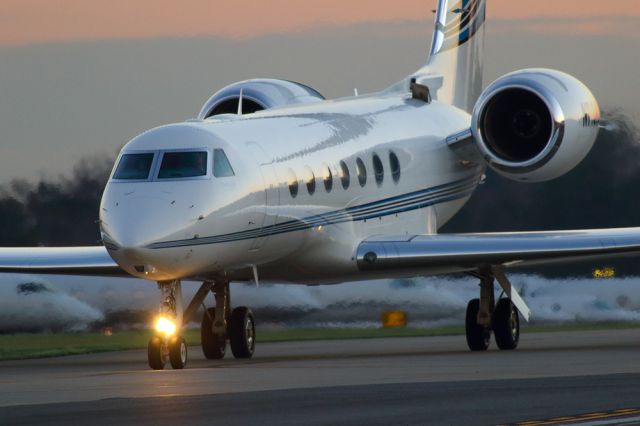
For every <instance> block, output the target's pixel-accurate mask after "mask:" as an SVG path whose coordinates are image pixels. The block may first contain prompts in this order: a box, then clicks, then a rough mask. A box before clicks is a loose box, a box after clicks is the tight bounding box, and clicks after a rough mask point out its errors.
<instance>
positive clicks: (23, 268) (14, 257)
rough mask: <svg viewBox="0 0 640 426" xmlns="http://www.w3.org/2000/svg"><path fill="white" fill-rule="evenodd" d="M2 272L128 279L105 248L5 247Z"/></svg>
mask: <svg viewBox="0 0 640 426" xmlns="http://www.w3.org/2000/svg"><path fill="white" fill-rule="evenodd" d="M0 272H13V273H40V274H60V275H96V276H99V275H103V276H129V275H128V274H127V273H126V272H125V271H124V270H122V269H121V268H120V267H119V266H118V264H117V263H116V262H114V261H113V259H112V258H111V256H109V253H108V252H107V249H105V248H104V247H102V246H95V247H28V248H27V247H25V248H13V247H2V248H0Z"/></svg>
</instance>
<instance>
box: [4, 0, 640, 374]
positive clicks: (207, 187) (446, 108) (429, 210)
mask: <svg viewBox="0 0 640 426" xmlns="http://www.w3.org/2000/svg"><path fill="white" fill-rule="evenodd" d="M485 13H486V0H439V2H438V6H437V10H436V13H435V30H434V35H433V40H432V43H431V49H430V52H429V55H428V59H427V61H426V64H425V65H424V66H423V67H421V68H420V69H418V70H417V71H416V72H414V73H411V74H410V75H408V76H407V77H406V78H404V79H403V80H401V81H400V82H398V83H396V84H393V85H392V86H390V87H389V88H387V89H384V90H381V91H379V92H376V93H371V94H366V95H356V96H351V97H346V98H340V99H335V100H327V99H325V98H324V97H323V96H322V95H321V94H320V93H319V92H318V91H316V90H314V89H313V88H311V87H309V86H306V85H304V84H300V83H295V82H292V81H285V80H277V79H255V80H247V81H241V82H238V83H235V84H231V85H230V86H227V87H225V88H223V89H222V90H220V91H218V92H217V93H215V94H214V95H213V96H212V97H211V98H210V99H209V100H208V101H207V102H206V103H205V104H204V106H203V107H202V109H201V110H200V112H199V114H198V116H197V118H195V119H192V120H189V121H187V122H182V123H177V124H169V125H165V126H161V127H158V128H154V129H151V130H149V131H147V132H145V133H143V134H141V135H139V136H137V137H135V138H134V139H133V140H131V141H130V142H129V143H127V144H126V145H125V146H124V147H123V149H122V151H121V152H120V154H119V156H118V158H117V160H116V163H115V165H114V167H113V171H112V174H111V176H110V179H109V181H108V183H107V185H106V187H105V190H104V194H103V197H102V201H101V205H100V212H99V218H100V219H99V226H100V231H101V238H102V245H100V246H95V247H73V248H62V247H58V248H46V247H38V248H2V249H0V271H2V272H14V273H18V272H26V273H47V274H81V275H109V276H119V275H127V276H133V277H138V278H142V279H145V280H149V281H154V282H156V283H157V286H158V289H159V293H160V303H159V310H158V317H157V320H156V322H155V324H154V330H155V333H154V336H153V337H152V338H151V339H150V341H149V344H148V362H149V366H150V367H151V368H152V369H163V368H164V367H165V365H166V364H167V362H169V363H170V365H171V366H172V367H173V368H174V369H181V368H184V367H185V365H186V364H187V345H186V342H185V340H184V338H183V337H181V330H182V328H183V327H184V325H185V324H187V323H188V322H189V321H190V320H191V319H192V317H193V316H194V314H195V313H196V312H197V311H198V309H199V307H200V306H202V305H204V304H205V300H206V299H207V297H208V296H209V295H210V294H213V301H214V303H213V306H212V307H210V308H208V309H205V313H204V316H203V319H202V323H201V337H202V342H201V345H202V350H203V352H204V355H205V356H206V357H207V358H209V359H219V358H222V357H224V356H225V353H226V350H227V346H229V347H230V349H231V352H232V353H233V356H234V357H235V358H251V357H252V356H253V354H254V350H255V346H256V332H255V320H254V315H253V313H252V311H251V309H249V308H248V307H244V306H237V307H232V306H230V305H231V304H230V283H231V282H234V283H255V284H256V285H257V284H259V283H269V282H277V283H290V284H298V285H320V284H322V285H328V284H336V283H345V282H353V281H362V280H370V279H384V278H392V277H393V278H398V277H414V276H429V275H442V274H458V273H464V274H470V275H472V276H475V277H477V279H478V280H479V284H480V285H479V295H478V298H475V299H473V300H471V301H470V302H469V304H468V306H467V310H466V340H467V344H468V346H469V349H470V350H472V351H484V350H486V349H487V348H488V347H489V344H490V340H491V336H492V335H493V336H494V339H495V343H496V344H497V346H498V348H499V349H501V350H513V349H515V348H516V347H517V346H518V341H519V336H520V318H523V319H524V320H529V318H530V315H531V312H530V310H529V308H528V307H527V305H526V303H525V301H524V300H523V299H522V298H521V297H520V296H519V294H518V292H517V290H516V289H515V288H514V286H512V284H511V282H510V281H509V279H508V277H507V273H508V272H509V271H511V270H513V269H515V268H518V267H522V266H531V265H544V264H546V263H549V262H569V261H572V260H575V259H584V258H585V257H593V258H598V257H605V256H607V257H611V256H613V257H615V256H622V255H632V254H634V253H637V252H638V251H640V228H628V229H599V230H567V231H555V232H511V233H489V234H487V233H476V234H438V229H439V228H441V227H442V226H443V225H444V224H446V223H447V221H449V220H450V219H451V218H452V217H453V215H455V214H456V212H458V211H459V210H460V209H461V208H462V207H463V206H464V205H465V203H466V202H467V200H469V198H470V197H471V195H472V194H473V192H474V190H475V189H476V188H477V187H478V185H479V184H480V183H481V182H482V180H483V176H484V173H485V172H486V170H487V168H490V169H492V170H494V171H496V172H497V173H499V174H501V175H502V176H504V177H506V178H508V179H513V180H515V181H519V182H522V184H523V185H526V184H527V183H528V182H542V181H548V180H551V179H554V178H557V177H559V176H562V175H564V174H566V173H568V172H569V171H571V170H572V169H573V168H574V167H575V166H576V165H577V164H578V163H580V162H581V161H582V160H583V159H584V158H585V156H586V155H587V154H588V152H589V151H590V149H591V147H592V145H593V144H594V141H595V140H596V137H597V135H598V131H599V127H600V110H599V107H598V103H597V101H596V99H595V98H594V96H593V95H592V93H591V92H590V90H589V89H588V88H587V87H586V86H585V85H584V84H582V83H581V82H580V81H578V80H577V79H576V78H574V77H572V76H570V75H568V74H565V73H563V72H560V71H555V70H550V69H524V70H520V71H515V72H512V73H510V74H507V75H505V76H503V77H500V78H498V79H497V80H496V81H494V82H493V83H491V84H489V85H488V86H487V87H486V88H484V89H483V86H482V73H483V66H482V59H483V58H482V53H483V44H484V29H485V25H484V24H485ZM425 50H426V49H425ZM425 56H427V55H425ZM185 280H190V281H193V280H195V281H198V282H202V285H201V286H200V288H199V290H198V291H197V292H196V294H195V296H194V297H193V298H192V300H185V301H183V297H182V287H181V282H182V281H185ZM499 290H500V292H499V293H498V291H499ZM186 302H188V303H186ZM205 307H206V305H205Z"/></svg>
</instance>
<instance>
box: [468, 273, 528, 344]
mask: <svg viewBox="0 0 640 426" xmlns="http://www.w3.org/2000/svg"><path fill="white" fill-rule="evenodd" d="M475 276H477V277H478V278H480V299H473V300H471V301H470V302H469V304H468V305H467V314H466V321H465V330H466V337H467V345H468V346H469V349H471V350H472V351H485V350H487V348H488V347H489V343H490V340H491V332H492V331H493V333H494V335H495V339H496V344H497V345H498V348H499V349H501V350H513V349H516V348H517V347H518V342H519V340H520V317H519V314H522V316H523V317H524V318H525V319H526V320H529V316H530V313H531V312H530V310H529V308H528V307H527V305H526V304H525V303H524V301H523V300H522V298H521V297H520V295H518V293H517V292H516V291H515V289H513V287H512V285H511V283H510V282H509V280H508V279H507V277H506V275H505V274H504V272H503V271H502V269H500V268H498V267H492V268H490V269H488V270H484V271H482V272H481V273H479V274H477V275H475ZM496 280H497V281H498V283H499V284H500V286H501V287H502V290H503V291H504V294H505V295H506V297H505V298H502V299H500V300H498V303H497V304H496V302H495V293H494V282H495V281H496Z"/></svg>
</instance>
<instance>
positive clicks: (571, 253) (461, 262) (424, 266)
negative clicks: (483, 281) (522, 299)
mask: <svg viewBox="0 0 640 426" xmlns="http://www.w3.org/2000/svg"><path fill="white" fill-rule="evenodd" d="M633 254H636V255H637V254H640V228H619V229H597V230H576V231H550V232H509V233H483V234H439V235H405V236H400V237H394V236H373V237H371V238H368V239H366V240H364V241H363V242H362V243H360V245H359V246H358V249H357V264H358V268H359V269H360V270H361V271H368V272H379V273H380V275H385V274H390V273H395V274H396V275H413V274H415V275H429V274H445V273H454V272H474V271H478V270H481V269H482V268H486V267H491V266H502V267H504V268H514V267H519V266H532V265H540V264H547V263H552V262H556V263H557V262H564V261H570V260H578V259H580V260H582V259H585V258H588V257H593V258H601V257H620V256H624V255H633Z"/></svg>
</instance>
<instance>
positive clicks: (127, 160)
mask: <svg viewBox="0 0 640 426" xmlns="http://www.w3.org/2000/svg"><path fill="white" fill-rule="evenodd" d="M153 156H154V154H153V153H152V152H149V153H141V154H124V155H123V156H122V157H121V158H120V162H119V163H118V167H117V168H116V171H115V173H114V174H113V178H114V179H121V180H147V179H149V172H150V171H151V164H152V163H153Z"/></svg>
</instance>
